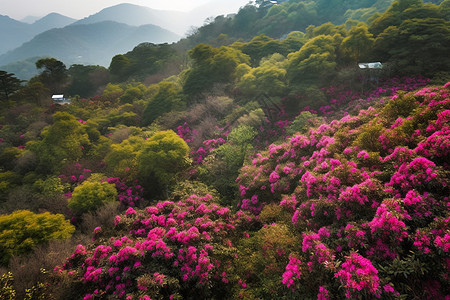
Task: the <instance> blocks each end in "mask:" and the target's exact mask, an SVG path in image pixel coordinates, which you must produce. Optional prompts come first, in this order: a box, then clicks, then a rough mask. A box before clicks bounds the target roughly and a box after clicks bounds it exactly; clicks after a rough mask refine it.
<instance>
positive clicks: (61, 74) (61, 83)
mask: <svg viewBox="0 0 450 300" xmlns="http://www.w3.org/2000/svg"><path fill="white" fill-rule="evenodd" d="M36 68H38V69H39V70H41V69H42V71H41V73H40V74H39V75H38V76H37V78H38V80H39V81H41V82H42V83H43V84H44V85H45V87H46V88H48V89H50V91H51V92H52V93H62V92H64V89H65V88H66V86H67V83H68V78H69V75H68V71H67V68H66V65H65V64H64V63H63V62H61V61H59V60H57V59H56V58H41V59H39V60H38V61H36Z"/></svg>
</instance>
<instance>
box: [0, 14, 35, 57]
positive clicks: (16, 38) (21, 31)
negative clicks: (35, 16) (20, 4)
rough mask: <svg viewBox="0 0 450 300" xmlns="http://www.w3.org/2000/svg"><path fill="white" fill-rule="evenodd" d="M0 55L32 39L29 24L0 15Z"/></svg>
mask: <svg viewBox="0 0 450 300" xmlns="http://www.w3.org/2000/svg"><path fill="white" fill-rule="evenodd" d="M0 28H1V29H2V30H0V41H2V42H1V43H0V53H5V52H6V51H8V50H12V49H14V48H15V47H17V46H20V45H21V44H22V43H23V42H25V41H27V40H29V39H30V38H32V37H33V33H32V32H31V30H30V29H31V27H30V24H26V23H23V22H19V21H16V20H14V19H11V18H10V17H8V16H3V15H0Z"/></svg>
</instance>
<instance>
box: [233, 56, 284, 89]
mask: <svg viewBox="0 0 450 300" xmlns="http://www.w3.org/2000/svg"><path fill="white" fill-rule="evenodd" d="M284 62H285V58H284V57H283V56H282V55H281V54H278V53H275V54H273V55H272V56H270V57H269V58H267V59H263V60H262V61H261V65H260V66H259V67H257V68H253V69H251V70H249V72H248V73H247V74H245V75H243V76H242V77H241V78H240V80H239V82H238V85H237V86H238V88H239V89H240V91H241V92H243V93H244V94H245V95H247V96H257V95H259V94H261V93H265V94H267V95H270V96H283V95H284V94H285V92H286V89H287V83H286V73H287V72H286V69H285V68H284ZM239 69H244V68H243V67H239Z"/></svg>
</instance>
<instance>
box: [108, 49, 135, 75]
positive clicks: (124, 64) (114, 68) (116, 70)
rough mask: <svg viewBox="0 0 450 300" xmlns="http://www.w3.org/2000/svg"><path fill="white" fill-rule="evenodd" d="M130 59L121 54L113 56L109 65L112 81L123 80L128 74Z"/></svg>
mask: <svg viewBox="0 0 450 300" xmlns="http://www.w3.org/2000/svg"><path fill="white" fill-rule="evenodd" d="M130 65H131V62H130V60H129V59H128V58H127V57H126V56H125V55H123V54H118V55H116V56H114V57H113V58H112V60H111V64H110V65H109V72H110V74H111V80H112V81H113V82H122V81H125V80H126V79H127V78H128V76H129V74H130Z"/></svg>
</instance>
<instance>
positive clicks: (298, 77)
mask: <svg viewBox="0 0 450 300" xmlns="http://www.w3.org/2000/svg"><path fill="white" fill-rule="evenodd" d="M341 40H342V36H340V35H335V36H330V35H319V36H316V37H314V38H312V39H310V40H309V41H308V42H307V43H306V44H305V45H304V46H303V47H302V48H301V49H300V50H299V51H297V52H294V53H291V54H289V55H288V63H289V65H288V68H287V72H288V74H287V76H288V78H289V81H290V83H291V84H321V83H324V82H328V81H329V80H330V79H331V78H332V77H334V75H335V74H336V65H337V63H336V56H337V55H336V52H337V47H338V46H339V45H340V42H341Z"/></svg>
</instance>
